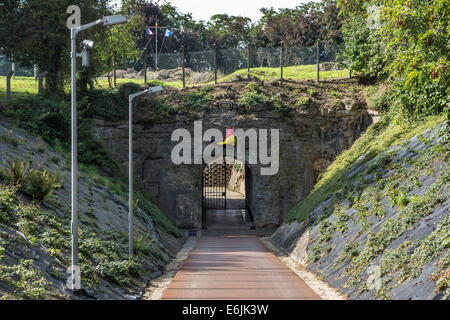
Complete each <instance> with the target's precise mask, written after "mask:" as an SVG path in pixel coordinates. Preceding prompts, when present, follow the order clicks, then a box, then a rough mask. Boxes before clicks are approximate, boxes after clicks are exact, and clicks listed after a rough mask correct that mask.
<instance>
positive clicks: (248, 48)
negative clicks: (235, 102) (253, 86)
mask: <svg viewBox="0 0 450 320" xmlns="http://www.w3.org/2000/svg"><path fill="white" fill-rule="evenodd" d="M247 77H248V79H249V80H250V43H248V45H247Z"/></svg>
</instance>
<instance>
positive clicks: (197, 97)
mask: <svg viewBox="0 0 450 320" xmlns="http://www.w3.org/2000/svg"><path fill="white" fill-rule="evenodd" d="M209 88H210V87H205V88H202V89H201V90H200V91H193V92H191V93H189V94H188V95H187V96H185V97H184V105H185V106H186V107H188V108H190V109H196V108H200V107H202V106H204V105H206V104H208V103H209V102H211V100H212V97H211V95H209V94H208V91H210V89H209Z"/></svg>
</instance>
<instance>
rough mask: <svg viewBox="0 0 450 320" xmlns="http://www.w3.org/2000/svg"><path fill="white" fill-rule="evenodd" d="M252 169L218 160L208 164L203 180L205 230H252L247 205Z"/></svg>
mask: <svg viewBox="0 0 450 320" xmlns="http://www.w3.org/2000/svg"><path fill="white" fill-rule="evenodd" d="M249 175H250V172H249V169H248V167H247V166H246V165H245V164H244V163H242V162H241V161H239V160H235V159H226V161H224V160H223V159H219V160H216V161H213V162H212V163H210V164H209V165H207V166H206V167H205V168H204V170H203V177H202V207H203V219H202V223H203V227H204V228H207V229H211V228H224V227H225V228H226V227H238V228H242V227H244V228H253V219H252V215H251V211H250V210H249V206H248V196H249V192H248V191H249V187H250V185H249V181H250V180H249Z"/></svg>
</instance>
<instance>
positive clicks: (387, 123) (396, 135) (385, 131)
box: [287, 115, 446, 222]
mask: <svg viewBox="0 0 450 320" xmlns="http://www.w3.org/2000/svg"><path fill="white" fill-rule="evenodd" d="M445 119H446V115H438V116H431V117H428V118H426V119H425V120H422V121H420V122H416V123H414V124H396V123H395V122H394V121H391V120H390V118H389V117H388V116H385V117H384V118H383V119H382V120H381V121H380V122H378V123H376V124H374V125H372V126H371V127H369V128H368V129H367V131H366V132H365V133H364V134H363V135H362V136H361V137H360V138H359V139H358V140H357V141H356V142H355V144H354V145H353V146H352V148H351V149H349V150H347V151H344V152H343V153H342V154H341V155H339V156H338V157H337V158H336V160H335V161H334V162H333V163H332V164H331V165H330V167H328V169H327V170H326V171H325V173H324V174H323V175H322V177H321V179H320V180H319V182H318V183H317V184H316V186H315V187H314V190H313V191H312V192H311V194H310V195H309V196H308V197H307V198H306V199H305V200H303V201H302V202H300V203H299V204H298V205H297V206H296V207H294V208H293V209H292V210H291V211H290V212H289V214H288V219H287V222H292V221H294V220H297V221H303V220H305V219H306V217H307V216H308V214H309V212H311V211H312V210H313V209H314V208H315V207H317V206H318V205H319V204H320V203H321V202H323V201H325V200H326V199H328V198H329V197H330V196H332V195H334V194H335V193H336V192H338V191H340V190H342V188H343V187H344V186H346V185H347V184H348V183H349V182H350V180H351V178H346V174H347V173H349V169H350V167H351V166H352V165H354V164H355V163H356V162H360V163H364V162H365V161H368V160H370V159H372V158H374V157H376V156H377V155H379V154H380V153H381V152H383V151H386V150H387V149H389V148H390V147H391V146H394V145H399V144H401V143H402V142H404V141H406V140H408V139H410V138H411V137H413V136H415V135H417V134H419V133H421V132H423V131H425V130H426V129H428V128H431V127H433V126H435V125H437V124H439V123H441V122H442V121H444V120H445Z"/></svg>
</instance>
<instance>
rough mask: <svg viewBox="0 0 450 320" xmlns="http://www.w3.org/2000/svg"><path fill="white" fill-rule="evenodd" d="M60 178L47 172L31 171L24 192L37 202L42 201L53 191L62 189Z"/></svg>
mask: <svg viewBox="0 0 450 320" xmlns="http://www.w3.org/2000/svg"><path fill="white" fill-rule="evenodd" d="M61 180H62V177H61V176H60V175H59V174H51V173H50V172H48V171H47V170H44V171H39V170H31V171H30V174H29V175H28V179H27V187H26V189H25V191H26V192H27V193H28V194H29V195H31V196H32V197H33V198H34V199H36V200H38V201H44V200H45V199H47V198H48V197H49V196H50V195H51V194H52V192H53V190H54V189H58V188H61V187H62V181H61Z"/></svg>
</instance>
